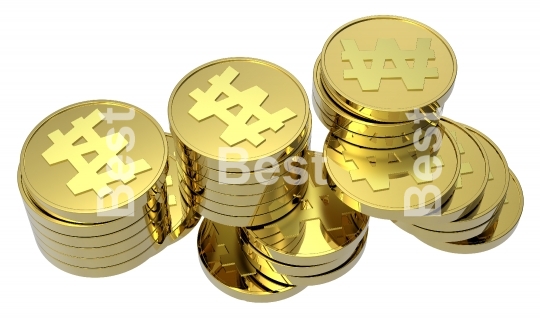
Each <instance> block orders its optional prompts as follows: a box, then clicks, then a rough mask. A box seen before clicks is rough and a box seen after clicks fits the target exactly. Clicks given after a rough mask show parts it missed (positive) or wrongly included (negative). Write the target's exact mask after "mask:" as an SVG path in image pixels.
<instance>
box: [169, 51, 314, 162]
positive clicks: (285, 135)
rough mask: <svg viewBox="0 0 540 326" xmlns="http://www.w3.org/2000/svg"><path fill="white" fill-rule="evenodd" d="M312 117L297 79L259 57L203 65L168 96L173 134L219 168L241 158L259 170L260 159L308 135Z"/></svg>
mask: <svg viewBox="0 0 540 326" xmlns="http://www.w3.org/2000/svg"><path fill="white" fill-rule="evenodd" d="M309 120H310V111H309V103H308V100H307V95H306V93H305V91H304V89H303V87H302V86H301V84H300V83H299V82H298V80H296V78H294V77H293V76H292V75H291V74H290V73H288V72H287V71H286V70H284V69H283V68H281V67H278V66H277V65H275V64H272V63H269V62H266V61H262V60H258V59H250V58H228V59H221V60H217V61H213V62H210V63H207V64H205V65H203V66H200V67H198V68H196V69H194V70H193V71H191V72H190V73H189V74H188V75H187V76H185V77H184V78H183V79H182V80H181V81H180V82H179V83H178V85H176V87H175V89H174V90H173V92H172V95H171V98H170V101H169V122H170V124H171V131H172V133H173V135H174V137H175V138H177V140H178V141H179V142H180V143H181V144H182V145H183V146H184V147H187V148H188V149H189V150H191V151H194V152H196V153H198V154H200V155H201V156H203V157H204V158H205V159H206V161H205V162H204V165H206V166H207V167H210V168H212V169H215V170H222V168H220V166H222V165H223V162H237V161H239V160H241V159H242V158H245V162H244V163H245V165H246V166H247V167H248V168H249V170H250V171H255V170H257V169H261V168H259V167H257V166H256V164H257V161H258V160H259V159H262V158H269V157H270V158H273V159H275V160H277V161H278V162H279V161H281V160H283V159H284V158H286V157H287V156H288V155H289V154H290V152H291V147H292V149H294V148H296V147H298V144H299V143H301V142H302V140H303V139H304V137H306V136H307V134H306V126H307V124H308V122H309ZM201 130H204V133H201V132H200V131H201ZM239 151H241V152H242V153H239ZM244 154H245V155H244Z"/></svg>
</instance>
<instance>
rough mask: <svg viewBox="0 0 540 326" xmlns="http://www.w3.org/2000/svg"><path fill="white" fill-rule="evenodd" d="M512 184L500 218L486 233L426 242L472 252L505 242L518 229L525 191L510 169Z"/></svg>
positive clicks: (455, 250)
mask: <svg viewBox="0 0 540 326" xmlns="http://www.w3.org/2000/svg"><path fill="white" fill-rule="evenodd" d="M510 177H511V180H510V186H509V187H508V192H507V194H506V200H505V201H504V204H503V205H502V206H501V210H500V213H499V214H498V215H499V216H498V218H497V220H496V221H495V223H493V224H492V225H491V227H490V228H489V229H487V230H486V231H485V232H484V233H482V234H480V235H479V236H477V237H474V238H472V239H468V240H465V241H459V242H453V243H448V242H435V241H430V242H426V244H428V245H430V246H432V247H434V248H437V249H440V250H443V251H448V252H452V253H459V254H472V253H479V252H483V251H487V250H490V249H493V248H495V247H497V246H498V245H500V244H502V243H503V242H505V241H506V240H507V239H508V238H509V237H510V236H511V235H512V233H513V232H514V230H515V229H516V227H517V225H518V222H519V219H520V217H521V213H522V212H523V200H524V198H523V191H522V189H521V186H520V184H519V180H518V179H517V177H516V176H515V174H514V173H513V172H512V171H510Z"/></svg>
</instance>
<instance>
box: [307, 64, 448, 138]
mask: <svg viewBox="0 0 540 326" xmlns="http://www.w3.org/2000/svg"><path fill="white" fill-rule="evenodd" d="M320 58H321V57H320V56H319V57H318V58H317V61H316V62H315V67H314V69H313V93H312V94H313V108H314V110H315V113H316V114H317V116H318V117H319V119H321V120H323V119H325V122H323V123H324V124H325V126H326V127H327V128H328V129H330V127H328V126H340V127H341V128H343V129H345V130H348V131H349V132H353V133H356V134H360V135H365V136H369V137H401V136H403V135H409V134H413V133H414V132H415V131H416V130H417V129H422V130H424V129H427V128H428V127H433V126H437V121H435V122H432V121H430V120H429V119H427V118H426V117H422V116H419V117H417V118H418V119H414V120H412V121H407V122H397V123H380V122H376V121H370V120H367V119H365V118H362V117H361V116H355V115H352V114H350V113H348V111H346V110H345V109H343V108H342V107H340V106H338V104H337V103H336V102H335V101H334V100H332V99H331V98H330V96H329V95H328V93H327V92H326V89H325V87H324V85H323V81H322V79H321V78H322V76H321V68H320V62H321V59H320ZM415 118H416V117H415ZM415 120H416V121H415ZM326 122H328V123H326ZM411 136H412V135H411ZM411 138H412V137H411ZM421 138H423V137H421Z"/></svg>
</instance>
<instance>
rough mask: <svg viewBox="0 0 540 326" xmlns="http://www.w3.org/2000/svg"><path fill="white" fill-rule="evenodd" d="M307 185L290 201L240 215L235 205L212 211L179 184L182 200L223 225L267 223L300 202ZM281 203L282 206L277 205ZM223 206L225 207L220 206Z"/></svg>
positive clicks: (202, 214) (200, 213)
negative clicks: (225, 209)
mask: <svg viewBox="0 0 540 326" xmlns="http://www.w3.org/2000/svg"><path fill="white" fill-rule="evenodd" d="M307 188H308V187H303V190H302V192H301V193H300V194H299V195H298V196H297V197H295V198H293V199H292V200H291V201H289V202H287V203H286V204H282V203H276V204H275V205H276V207H273V206H272V203H270V204H268V205H263V207H262V208H261V211H263V212H264V211H266V212H265V213H261V214H253V215H248V216H241V215H236V214H234V212H235V211H236V210H235V209H236V207H235V206H231V207H230V208H227V211H226V212H221V211H220V212H218V211H213V210H211V209H208V208H206V207H204V206H202V205H201V204H199V201H200V200H201V199H200V197H198V196H197V195H195V194H194V193H193V192H191V193H189V192H186V191H184V189H185V187H184V186H181V193H182V196H184V200H185V201H186V202H187V203H188V205H189V206H190V207H191V208H192V209H193V210H194V211H195V212H196V213H197V214H199V215H200V216H204V217H205V218H207V219H210V220H212V221H215V222H217V223H220V224H224V225H231V226H257V225H263V224H267V223H271V222H273V221H275V220H277V219H279V218H281V217H282V216H284V215H286V214H287V213H289V212H290V211H292V210H293V209H294V208H295V207H296V206H297V205H298V203H299V202H300V198H302V197H304V194H305V192H306V190H307ZM279 205H282V206H279ZM222 208H225V207H222ZM253 211H254V212H255V213H257V210H255V209H254V210H253ZM227 212H232V213H233V215H229V214H226V213H227Z"/></svg>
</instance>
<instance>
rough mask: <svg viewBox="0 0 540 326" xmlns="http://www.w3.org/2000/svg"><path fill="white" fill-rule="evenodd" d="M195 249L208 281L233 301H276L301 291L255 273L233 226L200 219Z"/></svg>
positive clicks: (257, 272) (298, 288)
mask: <svg viewBox="0 0 540 326" xmlns="http://www.w3.org/2000/svg"><path fill="white" fill-rule="evenodd" d="M197 247H198V249H199V258H200V263H201V266H202V269H203V271H204V273H205V275H206V276H207V277H208V279H209V280H210V282H212V284H214V285H215V286H216V287H217V288H218V289H219V290H221V291H223V292H224V293H226V294H228V295H230V296H232V297H235V298H237V299H241V300H246V301H253V302H270V301H277V300H282V299H286V298H288V297H291V296H293V295H295V294H296V293H298V292H300V291H302V290H303V289H304V288H305V287H301V286H292V285H288V284H282V283H278V282H276V281H275V280H273V279H271V278H269V277H267V276H266V275H264V274H262V273H261V272H260V271H258V270H256V269H255V268H254V267H253V266H252V265H251V264H250V263H249V261H248V259H247V257H246V256H245V255H244V253H243V251H242V248H241V244H240V241H239V238H238V233H237V230H236V227H233V226H225V225H221V224H218V223H215V222H212V221H210V220H208V219H205V220H203V221H202V224H201V227H200V229H199V234H198V237H197Z"/></svg>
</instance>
